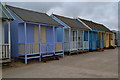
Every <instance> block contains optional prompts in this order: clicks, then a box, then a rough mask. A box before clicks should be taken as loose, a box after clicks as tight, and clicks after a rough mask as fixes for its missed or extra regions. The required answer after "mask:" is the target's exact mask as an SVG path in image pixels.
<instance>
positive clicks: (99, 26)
mask: <svg viewBox="0 0 120 80" xmlns="http://www.w3.org/2000/svg"><path fill="white" fill-rule="evenodd" d="M78 19H80V20H81V21H82V22H84V23H85V24H86V25H88V26H89V27H90V28H91V29H92V30H98V31H106V32H112V31H111V30H110V29H108V28H107V27H105V26H104V25H103V24H98V23H95V22H93V21H89V20H85V19H81V18H78Z"/></svg>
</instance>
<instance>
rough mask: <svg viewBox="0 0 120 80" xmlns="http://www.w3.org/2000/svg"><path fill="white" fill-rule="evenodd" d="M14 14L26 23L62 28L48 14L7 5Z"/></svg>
mask: <svg viewBox="0 0 120 80" xmlns="http://www.w3.org/2000/svg"><path fill="white" fill-rule="evenodd" d="M6 6H7V8H9V9H10V10H11V11H12V12H14V13H15V14H16V15H17V16H18V17H20V18H21V19H22V20H23V21H25V22H35V23H41V24H48V25H54V26H62V25H61V24H59V23H58V22H56V21H55V20H54V19H52V18H51V17H50V16H48V15H47V14H46V13H41V12H36V11H32V10H27V9H22V8H18V7H13V6H9V5H6Z"/></svg>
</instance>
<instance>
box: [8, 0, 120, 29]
mask: <svg viewBox="0 0 120 80" xmlns="http://www.w3.org/2000/svg"><path fill="white" fill-rule="evenodd" d="M7 4H9V5H12V6H16V7H21V8H25V9H30V10H35V11H38V12H45V13H47V14H48V15H50V14H52V13H54V14H58V15H62V16H67V17H74V18H75V17H80V18H83V19H87V20H92V21H94V22H97V23H101V24H104V25H105V26H106V27H108V28H109V29H111V30H117V29H118V3H117V2H17V3H15V2H9V3H7Z"/></svg>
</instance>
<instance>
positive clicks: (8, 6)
mask: <svg viewBox="0 0 120 80" xmlns="http://www.w3.org/2000/svg"><path fill="white" fill-rule="evenodd" d="M5 6H7V7H8V8H9V7H12V8H17V9H21V10H26V11H30V12H35V13H41V14H46V13H44V12H38V11H35V10H32V9H25V8H21V7H15V6H11V5H5Z"/></svg>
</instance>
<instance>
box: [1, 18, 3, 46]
mask: <svg viewBox="0 0 120 80" xmlns="http://www.w3.org/2000/svg"><path fill="white" fill-rule="evenodd" d="M2 31H3V26H2V20H1V19H0V45H2V40H3V36H2V35H3V32H2Z"/></svg>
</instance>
